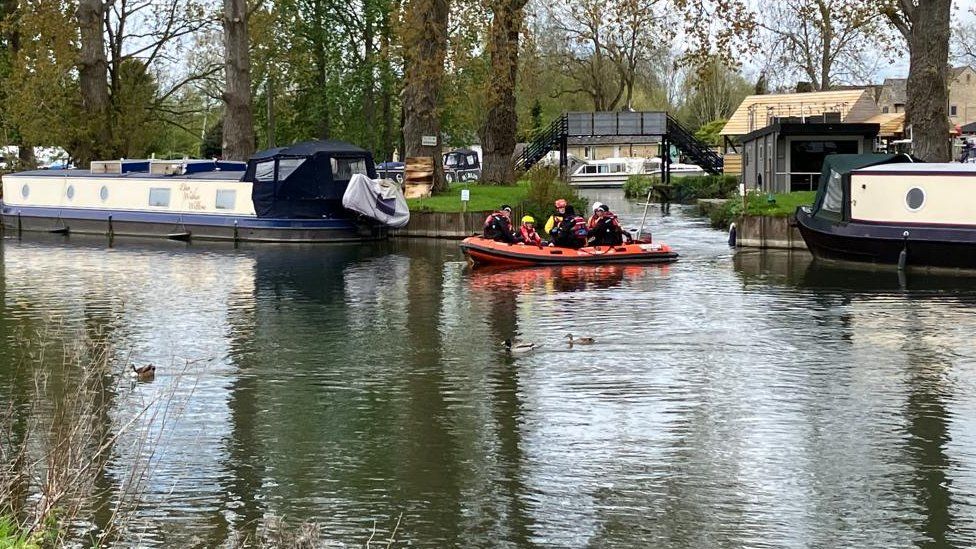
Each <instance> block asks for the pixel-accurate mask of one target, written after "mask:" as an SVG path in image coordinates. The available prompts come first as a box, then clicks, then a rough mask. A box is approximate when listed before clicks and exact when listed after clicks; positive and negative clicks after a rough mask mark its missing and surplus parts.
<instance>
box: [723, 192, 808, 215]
mask: <svg viewBox="0 0 976 549" xmlns="http://www.w3.org/2000/svg"><path fill="white" fill-rule="evenodd" d="M816 196H817V193H816V191H797V192H795V193H783V194H774V195H773V200H774V202H769V198H768V196H767V195H765V194H761V195H757V194H750V195H749V200H748V201H747V209H746V215H769V216H772V217H789V216H791V215H793V212H795V211H796V208H797V207H798V206H809V205H811V204H813V199H814V197H816ZM733 201H736V202H739V203H740V204H741V202H742V197H739V198H735V199H733ZM740 208H741V205H740Z"/></svg>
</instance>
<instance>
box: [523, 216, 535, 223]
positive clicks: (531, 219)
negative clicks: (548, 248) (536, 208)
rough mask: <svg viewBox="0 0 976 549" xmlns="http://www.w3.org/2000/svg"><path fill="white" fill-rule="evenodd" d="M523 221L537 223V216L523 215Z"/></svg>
mask: <svg viewBox="0 0 976 549" xmlns="http://www.w3.org/2000/svg"><path fill="white" fill-rule="evenodd" d="M522 223H535V218H534V217H532V216H531V215H524V216H522Z"/></svg>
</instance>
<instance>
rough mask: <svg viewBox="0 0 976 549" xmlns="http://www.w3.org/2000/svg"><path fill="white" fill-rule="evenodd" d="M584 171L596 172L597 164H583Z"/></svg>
mask: <svg viewBox="0 0 976 549" xmlns="http://www.w3.org/2000/svg"><path fill="white" fill-rule="evenodd" d="M583 173H596V166H583Z"/></svg>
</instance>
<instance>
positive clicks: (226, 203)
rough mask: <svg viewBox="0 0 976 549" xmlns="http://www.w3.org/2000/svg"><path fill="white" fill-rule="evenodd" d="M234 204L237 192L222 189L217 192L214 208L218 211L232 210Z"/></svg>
mask: <svg viewBox="0 0 976 549" xmlns="http://www.w3.org/2000/svg"><path fill="white" fill-rule="evenodd" d="M236 202H237V191H234V190H223V189H219V190H217V200H216V206H217V209H218V210H233V209H234V204H235V203H236Z"/></svg>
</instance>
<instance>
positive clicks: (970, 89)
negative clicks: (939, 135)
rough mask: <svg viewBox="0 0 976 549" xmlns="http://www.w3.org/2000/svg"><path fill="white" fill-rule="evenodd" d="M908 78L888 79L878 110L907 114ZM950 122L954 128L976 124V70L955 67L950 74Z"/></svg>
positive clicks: (882, 89)
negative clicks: (906, 89)
mask: <svg viewBox="0 0 976 549" xmlns="http://www.w3.org/2000/svg"><path fill="white" fill-rule="evenodd" d="M907 82H908V79H907V78H886V79H885V81H884V83H883V84H882V85H881V92H880V94H879V95H878V109H880V110H881V112H882V113H884V114H889V113H890V114H894V113H903V112H905V102H906V98H907V93H906V91H905V88H906V84H907ZM948 107H949V121H950V122H951V123H952V125H953V126H965V125H966V124H969V123H972V122H976V70H973V68H972V67H970V66H965V65H964V66H961V67H953V68H952V69H950V72H949V105H948Z"/></svg>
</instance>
